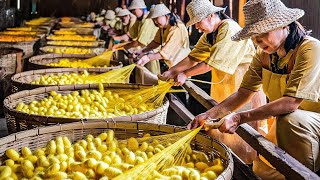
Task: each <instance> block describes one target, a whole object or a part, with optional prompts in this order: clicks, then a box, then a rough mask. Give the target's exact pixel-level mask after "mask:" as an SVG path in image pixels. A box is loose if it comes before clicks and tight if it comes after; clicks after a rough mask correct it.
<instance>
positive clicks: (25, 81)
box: [11, 68, 129, 93]
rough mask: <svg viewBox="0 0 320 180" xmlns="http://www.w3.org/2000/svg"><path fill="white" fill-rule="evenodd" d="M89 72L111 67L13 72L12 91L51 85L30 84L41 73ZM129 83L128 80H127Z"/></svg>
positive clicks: (99, 71)
mask: <svg viewBox="0 0 320 180" xmlns="http://www.w3.org/2000/svg"><path fill="white" fill-rule="evenodd" d="M85 70H86V71H87V72H89V73H96V74H100V73H104V72H107V71H110V70H111V69H106V68H53V69H40V70H33V71H26V72H22V73H18V74H15V75H14V76H12V78H11V84H12V92H13V93H16V92H18V91H22V90H31V89H35V88H39V87H46V86H53V85H37V84H31V82H32V81H34V80H37V79H39V78H40V77H41V76H43V75H49V74H55V75H59V74H71V73H81V72H83V71H85ZM128 83H129V82H128Z"/></svg>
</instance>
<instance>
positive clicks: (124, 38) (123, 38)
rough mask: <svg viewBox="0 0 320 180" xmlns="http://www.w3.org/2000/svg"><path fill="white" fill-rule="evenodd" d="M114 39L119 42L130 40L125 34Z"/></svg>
mask: <svg viewBox="0 0 320 180" xmlns="http://www.w3.org/2000/svg"><path fill="white" fill-rule="evenodd" d="M114 39H116V40H119V41H128V40H129V39H130V38H129V36H128V35H127V34H124V35H121V36H117V37H115V38H114Z"/></svg>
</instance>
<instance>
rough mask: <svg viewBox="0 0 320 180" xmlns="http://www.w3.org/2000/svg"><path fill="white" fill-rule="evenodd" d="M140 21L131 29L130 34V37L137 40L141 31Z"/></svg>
mask: <svg viewBox="0 0 320 180" xmlns="http://www.w3.org/2000/svg"><path fill="white" fill-rule="evenodd" d="M139 24H140V23H139V21H138V20H137V21H135V23H134V24H133V25H132V26H131V27H130V29H129V34H130V37H131V38H132V39H133V40H135V39H136V38H137V37H138V30H139Z"/></svg>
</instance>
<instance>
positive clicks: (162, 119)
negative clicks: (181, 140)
mask: <svg viewBox="0 0 320 180" xmlns="http://www.w3.org/2000/svg"><path fill="white" fill-rule="evenodd" d="M104 87H105V89H111V90H116V89H140V88H142V87H146V86H144V85H139V84H104ZM82 89H98V84H81V85H65V86H51V87H42V88H37V89H33V90H25V91H20V92H17V93H15V94H12V95H10V96H8V97H7V98H6V99H5V100H4V102H3V104H4V112H5V117H6V121H7V126H8V130H9V132H17V131H22V130H26V129H32V128H35V127H39V126H47V125H52V124H57V123H70V122H75V121H81V120H83V119H79V118H61V117H53V116H50V117H47V116H40V115H32V114H26V113H23V112H20V111H17V110H15V107H16V106H17V105H18V103H19V102H24V103H26V104H29V103H30V102H31V101H32V100H40V99H43V98H45V97H48V95H49V93H50V92H51V91H58V92H59V93H61V94H69V93H71V91H76V90H77V91H79V90H82ZM168 107H169V102H168V100H167V99H165V100H164V102H163V105H162V106H161V107H159V108H157V109H155V110H152V111H148V112H145V113H141V114H135V115H130V116H121V117H115V118H106V119H105V120H107V121H118V120H127V121H144V122H149V123H155V124H165V123H166V118H167V111H168ZM87 120H96V119H94V118H90V119H87Z"/></svg>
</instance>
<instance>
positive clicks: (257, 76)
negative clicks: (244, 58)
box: [240, 52, 262, 91]
mask: <svg viewBox="0 0 320 180" xmlns="http://www.w3.org/2000/svg"><path fill="white" fill-rule="evenodd" d="M259 59H260V58H259V53H258V52H257V53H256V55H255V56H254V57H253V59H252V62H251V64H250V66H249V69H248V71H247V72H246V73H245V75H244V77H243V79H242V82H241V85H240V87H242V88H245V89H248V90H251V91H259V90H260V89H261V87H262V64H261V61H260V60H259Z"/></svg>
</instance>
